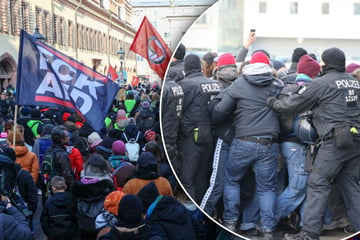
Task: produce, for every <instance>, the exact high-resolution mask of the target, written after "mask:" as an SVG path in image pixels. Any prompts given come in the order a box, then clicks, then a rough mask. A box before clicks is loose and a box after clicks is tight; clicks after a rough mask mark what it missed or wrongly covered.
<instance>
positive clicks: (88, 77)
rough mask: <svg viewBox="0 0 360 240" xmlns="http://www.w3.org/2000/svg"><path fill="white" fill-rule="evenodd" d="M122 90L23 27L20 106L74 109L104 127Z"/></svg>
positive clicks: (17, 95)
mask: <svg viewBox="0 0 360 240" xmlns="http://www.w3.org/2000/svg"><path fill="white" fill-rule="evenodd" d="M118 90H119V86H118V85H117V84H115V83H114V82H113V81H111V80H110V79H108V78H107V77H106V76H104V75H102V74H100V73H98V72H96V71H94V70H92V69H91V68H89V67H87V66H85V65H83V64H81V63H80V62H78V61H76V60H74V59H73V58H71V57H69V56H66V55H65V54H63V53H61V52H59V51H58V50H56V49H54V48H52V47H50V46H48V45H47V44H45V43H43V42H41V41H38V40H37V39H35V38H34V37H32V36H31V35H30V34H28V33H27V32H25V31H24V30H21V34H20V47H19V61H18V72H17V84H16V102H17V104H18V105H38V106H48V107H63V108H65V109H70V110H71V109H72V110H75V111H77V112H78V113H79V114H80V116H82V117H84V118H85V120H86V121H87V122H88V123H89V124H90V126H91V127H93V128H94V129H95V130H100V129H101V128H102V127H103V126H104V119H105V116H106V114H107V111H108V109H109V108H110V106H111V104H112V101H113V99H114V97H115V96H116V94H117V92H118Z"/></svg>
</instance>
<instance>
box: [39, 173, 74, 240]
mask: <svg viewBox="0 0 360 240" xmlns="http://www.w3.org/2000/svg"><path fill="white" fill-rule="evenodd" d="M51 189H52V191H53V193H54V194H53V195H52V196H51V197H50V198H48V199H47V200H46V203H45V206H44V208H43V210H42V213H41V217H40V222H41V227H42V229H43V231H44V233H45V234H46V236H47V237H48V238H49V239H51V240H62V239H72V238H73V237H74V236H75V234H76V230H77V222H76V216H75V210H76V203H75V199H74V197H73V195H72V193H71V192H69V191H65V189H66V184H65V180H64V178H63V177H59V176H55V177H53V178H52V179H51Z"/></svg>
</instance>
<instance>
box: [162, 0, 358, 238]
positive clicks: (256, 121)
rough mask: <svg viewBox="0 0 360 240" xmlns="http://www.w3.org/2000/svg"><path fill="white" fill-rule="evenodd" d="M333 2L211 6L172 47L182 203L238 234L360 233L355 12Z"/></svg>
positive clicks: (167, 87)
mask: <svg viewBox="0 0 360 240" xmlns="http://www.w3.org/2000/svg"><path fill="white" fill-rule="evenodd" d="M340 4H345V3H343V2H340V0H335V1H331V2H316V3H314V2H306V1H298V2H297V1H283V2H281V3H278V2H275V1H249V0H244V1H233V0H221V1H218V2H217V3H216V4H214V5H213V6H211V7H210V8H209V9H208V10H207V11H206V12H205V13H204V14H203V15H201V17H199V18H198V19H197V21H196V22H195V23H194V24H193V25H192V26H191V27H190V28H189V29H188V31H187V32H186V33H185V35H184V37H183V38H182V40H181V41H180V43H179V44H178V46H177V48H176V50H175V51H174V54H173V56H172V60H171V62H170V65H169V67H168V70H167V74H166V77H165V81H164V84H163V89H162V94H161V95H162V97H161V107H160V109H161V110H160V111H161V128H162V136H163V142H164V145H165V147H166V152H167V157H168V159H169V161H170V163H171V166H172V169H173V171H174V173H175V175H176V177H177V179H178V181H179V183H180V185H181V186H182V188H183V189H184V191H185V192H186V193H187V195H188V197H189V198H190V199H191V200H193V202H195V203H196V205H197V206H198V207H199V208H200V209H201V210H202V211H203V212H204V213H205V214H206V215H207V216H209V217H210V218H212V219H213V220H214V221H215V222H216V223H218V224H219V225H220V226H222V227H224V228H226V229H227V230H229V231H230V232H232V233H233V234H236V235H237V236H238V237H241V238H248V239H319V238H320V237H321V238H324V239H339V238H346V236H350V235H351V234H353V233H356V232H358V231H360V225H359V222H360V218H359V216H360V215H359V214H360V205H359V204H358V203H357V200H356V199H359V197H360V185H359V177H358V176H359V159H360V158H359V157H360V152H359V151H358V150H357V149H358V148H359V147H360V141H358V139H360V138H359V136H360V135H359V133H358V132H359V131H360V118H359V117H358V114H354V111H356V112H358V111H359V110H360V108H359V106H360V105H359V103H358V95H359V94H360V91H359V84H358V81H359V80H358V79H357V76H359V71H360V70H359V69H360V65H359V64H360V49H359V48H358V39H359V38H360V35H359V34H358V33H355V32H354V31H351V29H350V28H349V27H348V24H346V22H349V21H354V19H355V18H356V16H357V15H358V14H360V4H354V3H346V4H345V5H346V8H345V7H344V8H339V6H340ZM345 5H344V6H345ZM341 6H342V5H341ZM339 15H341V16H344V19H341V20H339V18H338V17H336V16H339ZM309 16H311V17H309ZM325 22H326V23H327V24H321V25H319V24H320V23H325ZM316 23H319V24H316ZM340 26H341V27H340ZM335 29H336V31H335ZM339 36H341V38H339ZM349 176H357V177H353V178H352V177H349Z"/></svg>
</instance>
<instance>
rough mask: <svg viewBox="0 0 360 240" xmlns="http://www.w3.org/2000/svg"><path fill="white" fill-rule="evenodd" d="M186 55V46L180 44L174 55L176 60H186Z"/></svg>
mask: <svg viewBox="0 0 360 240" xmlns="http://www.w3.org/2000/svg"><path fill="white" fill-rule="evenodd" d="M185 53H186V48H185V46H184V44H182V43H180V44H179V46H178V48H177V49H176V52H175V54H174V58H176V59H178V60H181V59H184V57H185Z"/></svg>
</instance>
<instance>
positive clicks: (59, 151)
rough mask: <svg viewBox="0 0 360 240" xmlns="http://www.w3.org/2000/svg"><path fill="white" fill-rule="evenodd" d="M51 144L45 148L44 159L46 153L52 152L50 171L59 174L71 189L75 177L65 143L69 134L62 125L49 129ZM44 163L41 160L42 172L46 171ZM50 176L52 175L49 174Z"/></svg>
mask: <svg viewBox="0 0 360 240" xmlns="http://www.w3.org/2000/svg"><path fill="white" fill-rule="evenodd" d="M51 138H52V141H53V143H52V145H51V146H50V147H49V148H48V149H47V150H46V153H45V155H44V160H45V157H46V155H47V154H52V156H51V157H52V158H53V160H54V164H53V167H54V168H53V169H52V171H53V172H52V173H50V174H54V175H57V176H61V177H63V178H64V179H65V182H66V186H67V189H68V190H69V189H71V186H72V185H73V183H74V180H75V177H74V173H73V171H72V169H71V162H70V159H69V156H68V153H67V151H66V147H65V145H66V144H68V142H69V135H68V133H67V130H66V128H65V127H63V126H57V127H54V128H53V129H52V131H51ZM44 165H45V163H44V162H43V166H42V173H43V174H44V173H46V172H45V169H44ZM51 177H52V176H51Z"/></svg>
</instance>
